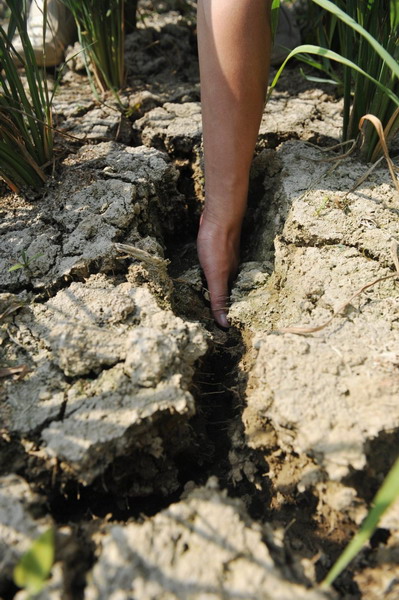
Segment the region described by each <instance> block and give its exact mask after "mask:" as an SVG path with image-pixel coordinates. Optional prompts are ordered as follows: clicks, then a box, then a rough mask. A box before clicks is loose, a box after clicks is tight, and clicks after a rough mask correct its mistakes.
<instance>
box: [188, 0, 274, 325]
mask: <svg viewBox="0 0 399 600" xmlns="http://www.w3.org/2000/svg"><path fill="white" fill-rule="evenodd" d="M197 26H198V49H199V59H200V75H201V104H202V122H203V142H204V158H205V206H204V211H203V213H202V217H201V222H200V227H199V232H198V238H197V251H198V257H199V261H200V264H201V267H202V269H203V271H204V275H205V278H206V280H207V285H208V290H209V293H210V300H211V310H212V314H213V316H214V318H215V320H216V322H217V323H218V324H219V325H221V326H222V327H228V326H229V322H228V319H227V311H228V309H227V303H228V297H229V288H230V285H231V282H232V280H233V279H234V277H235V276H236V273H237V269H238V263H239V255H240V235H241V226H242V221H243V218H244V214H245V210H246V206H247V195H248V182H249V170H250V166H251V161H252V157H253V153H254V149H255V144H256V139H257V135H258V131H259V125H260V121H261V117H262V112H263V107H264V101H265V94H266V89H267V81H268V71H269V62H270V47H271V43H270V37H271V36H270V1H269V0H198V20H197Z"/></svg>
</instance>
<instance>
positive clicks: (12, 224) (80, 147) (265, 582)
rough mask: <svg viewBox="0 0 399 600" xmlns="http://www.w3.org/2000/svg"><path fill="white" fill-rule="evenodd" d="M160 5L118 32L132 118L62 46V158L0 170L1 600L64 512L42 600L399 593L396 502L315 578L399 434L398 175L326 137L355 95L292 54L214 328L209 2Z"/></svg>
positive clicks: (373, 597)
mask: <svg viewBox="0 0 399 600" xmlns="http://www.w3.org/2000/svg"><path fill="white" fill-rule="evenodd" d="M156 7H157V9H158V12H157V13H153V12H152V11H151V9H152V8H153V5H152V3H151V2H149V1H148V2H142V3H141V6H140V20H139V21H140V22H139V26H138V29H137V30H136V31H135V32H133V33H131V34H129V36H128V38H127V43H126V60H127V65H128V86H127V90H126V92H124V94H123V102H124V103H125V104H126V106H127V107H129V118H126V117H121V115H120V113H119V112H118V111H117V109H116V107H115V105H114V104H113V101H112V98H108V99H107V102H106V104H99V103H98V102H97V101H96V100H95V99H93V97H92V94H91V91H90V86H89V83H88V81H87V78H86V76H85V74H84V73H83V72H82V71H79V64H78V62H77V63H76V64H71V66H72V67H73V70H72V69H70V70H69V71H67V72H66V73H65V74H64V77H63V80H62V83H61V86H60V88H59V89H58V91H57V93H56V95H55V101H54V112H55V119H56V122H57V127H58V128H59V129H64V131H66V132H68V133H69V134H70V135H73V136H74V137H73V138H65V137H64V138H62V137H60V138H59V140H58V146H57V148H58V150H57V152H58V160H57V163H56V168H55V174H54V176H53V177H52V178H51V179H49V181H48V183H47V184H46V186H45V188H44V190H43V193H42V194H40V195H39V196H38V197H31V196H27V197H22V196H16V195H14V194H11V193H10V192H8V191H7V189H6V188H5V186H3V187H1V189H0V213H1V220H0V231H1V241H0V272H1V287H0V372H1V374H2V377H1V388H0V597H1V598H3V599H4V600H9V599H11V598H17V599H18V600H23V599H24V598H26V594H25V592H24V591H18V590H17V588H16V587H15V585H14V584H13V583H12V569H13V567H14V565H15V564H16V562H17V561H18V559H19V557H20V556H21V555H22V553H23V552H24V551H25V550H26V549H27V548H29V546H30V544H31V542H32V540H34V539H35V538H36V537H37V536H38V535H39V534H40V533H41V532H43V531H45V530H46V529H47V528H48V527H50V526H54V527H55V530H56V562H55V565H54V567H53V570H52V574H51V578H50V580H49V581H48V583H47V584H46V586H45V588H44V589H43V591H42V592H41V593H40V594H39V596H38V598H39V599H40V600H49V599H51V600H59V599H60V598H63V599H65V600H84V599H85V600H94V599H96V600H100V599H101V600H128V599H131V598H135V599H137V600H155V599H159V600H171V599H177V598H178V599H181V600H183V599H184V600H186V599H188V598H190V599H191V598H192V599H194V598H195V599H200V598H201V599H203V598H207V599H209V600H210V599H215V600H216V599H220V598H226V599H237V600H238V599H242V600H263V599H265V600H266V599H269V598H270V599H273V600H296V599H298V600H299V599H302V598H304V599H305V598H306V600H322V599H323V598H324V599H333V598H344V599H348V600H349V599H350V600H352V599H353V600H360V599H362V600H378V599H381V598H384V599H386V600H396V599H397V598H398V597H399V553H398V548H399V505H396V506H394V507H393V508H392V509H391V510H390V511H389V512H388V514H387V515H385V516H384V518H383V520H382V522H381V523H380V525H379V528H378V529H377V531H376V533H375V535H374V536H373V538H372V540H371V542H370V544H368V545H367V547H366V548H365V549H364V550H363V551H362V552H361V553H360V554H359V556H358V557H357V558H356V560H355V561H354V562H353V563H352V564H351V566H350V567H349V568H348V569H347V570H346V571H345V573H344V574H343V575H342V576H341V577H340V578H338V580H337V581H336V584H335V586H334V589H331V590H329V591H328V592H326V591H324V592H322V591H321V590H320V588H319V585H318V584H319V583H320V581H321V580H322V579H323V577H324V576H325V575H326V573H327V571H328V569H329V567H330V566H331V565H332V563H333V562H334V560H335V559H336V557H337V556H338V555H339V553H340V551H341V550H342V549H343V547H344V546H345V544H346V543H347V541H348V540H349V539H350V537H351V536H352V534H353V533H354V532H355V531H356V529H357V528H358V526H359V524H360V523H361V522H362V520H363V518H364V516H365V514H366V513H367V509H368V507H369V505H370V502H371V500H372V498H373V495H374V493H375V491H376V490H377V489H378V487H379V485H380V483H381V481H382V480H383V477H384V475H385V474H386V473H387V471H388V470H389V468H390V466H391V465H392V463H393V461H394V460H395V458H396V455H397V451H396V450H397V447H398V443H399V405H398V397H399V371H398V367H399V352H398V348H399V326H398V324H399V301H398V281H397V278H395V277H394V274H395V266H394V262H395V254H394V242H395V240H397V241H398V240H399V195H398V193H397V192H396V191H395V190H394V187H393V185H392V183H391V181H390V179H389V174H388V171H387V169H386V168H385V167H384V166H383V165H381V166H379V167H378V168H377V169H376V170H374V171H373V173H372V174H371V175H369V176H368V177H367V178H365V179H364V180H363V181H362V182H361V183H360V184H359V185H358V183H359V181H361V180H362V178H363V176H364V175H366V172H367V170H368V165H364V164H362V163H361V162H359V160H358V159H357V157H356V155H353V156H352V157H350V158H347V159H345V160H340V155H339V153H337V151H330V150H328V146H330V145H333V144H335V143H337V142H338V140H339V135H340V127H341V110H342V103H341V100H340V99H339V98H336V97H335V95H334V91H333V90H331V89H329V88H328V87H315V84H313V83H310V82H308V81H306V80H305V79H304V78H303V77H302V76H301V74H300V73H299V70H298V69H297V68H295V66H294V65H293V66H292V67H291V68H289V69H288V70H287V71H286V73H285V75H284V76H283V77H282V79H281V83H280V85H279V87H278V89H277V90H276V92H275V93H274V95H273V97H272V99H271V101H270V103H269V104H268V106H267V107H266V109H265V114H264V118H263V120H262V125H261V131H260V135H259V139H258V145H257V150H256V154H255V157H254V162H253V168H252V173H251V191H250V198H249V209H248V214H247V217H246V222H245V226H244V234H243V253H242V264H241V266H240V271H239V274H238V277H237V280H236V282H235V284H234V287H233V290H232V296H231V308H230V317H231V319H232V322H233V327H231V328H230V330H229V331H227V332H226V331H221V330H219V329H218V328H217V327H216V326H215V324H214V322H213V320H212V318H211V314H210V310H209V303H208V301H207V298H206V292H205V290H204V282H203V280H202V277H201V272H200V269H199V266H198V261H197V257H196V251H195V234H196V229H197V226H198V217H199V214H200V212H201V205H202V202H203V191H202V190H203V172H202V167H201V164H202V150H201V108H200V104H199V83H198V63H197V58H196V40H195V17H194V8H195V7H194V4H192V3H190V2H189V3H185V2H179V1H177V0H176V2H174V3H171V2H169V3H168V4H166V3H163V2H158V3H157V6H156ZM171 9H173V10H171ZM326 149H327V151H326ZM326 159H327V160H326ZM22 251H25V252H26V255H27V256H28V258H29V259H30V260H29V262H28V264H27V266H26V267H25V268H23V269H19V270H16V271H11V272H10V271H9V268H10V267H11V266H12V265H14V264H15V263H17V262H18V261H19V260H20V258H21V252H22ZM380 279H381V281H377V280H380ZM373 281H375V282H376V283H375V284H374V285H372V286H369V287H368V288H367V289H366V290H365V291H364V292H362V293H359V294H358V295H356V292H357V291H359V290H360V288H362V287H363V286H366V285H367V284H369V283H371V282H373ZM335 313H338V314H335ZM333 315H335V316H334V317H333V318H332V319H331V317H332V316H333ZM330 319H331V322H330V323H329V324H328V325H327V326H326V327H322V328H320V329H319V330H317V331H314V332H306V331H303V329H306V328H307V329H309V328H312V327H313V328H316V329H317V326H319V325H323V324H324V323H326V322H328V321H329V320H330ZM293 327H299V328H302V330H301V331H300V333H293V332H292V328H293ZM4 369H5V370H4Z"/></svg>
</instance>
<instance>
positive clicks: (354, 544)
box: [322, 458, 399, 587]
mask: <svg viewBox="0 0 399 600" xmlns="http://www.w3.org/2000/svg"><path fill="white" fill-rule="evenodd" d="M397 498H399V458H398V459H397V460H396V462H395V464H394V465H393V467H392V468H391V470H390V471H389V473H388V475H387V476H386V478H385V479H384V482H383V484H382V486H381V487H380V489H379V490H378V492H377V494H376V496H375V498H374V500H373V502H372V505H373V508H372V509H371V510H370V512H369V513H368V515H367V517H366V519H365V520H364V522H363V524H362V526H361V527H360V529H359V531H358V532H357V533H356V535H355V537H354V538H353V539H352V540H351V541H350V542H349V544H348V546H347V547H346V548H345V550H344V551H343V553H342V554H341V556H340V557H339V558H338V560H337V561H336V563H335V564H334V565H333V567H332V568H331V570H330V571H329V573H328V574H327V577H326V578H325V580H324V581H323V582H322V587H328V586H330V585H331V584H332V583H333V581H334V580H335V579H336V578H337V577H338V575H339V574H340V573H341V572H342V571H343V570H344V569H345V567H346V566H347V565H348V564H349V563H350V561H351V560H352V559H353V558H354V557H355V556H356V554H358V552H360V550H361V549H362V548H363V546H364V544H365V543H366V542H367V541H368V540H369V539H370V538H371V536H372V535H373V532H374V530H375V528H376V527H377V525H378V522H379V520H380V518H381V517H382V515H383V513H384V512H385V511H386V510H387V508H389V507H390V506H391V504H393V502H394V501H395V500H396V499H397Z"/></svg>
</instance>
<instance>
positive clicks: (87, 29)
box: [62, 0, 125, 93]
mask: <svg viewBox="0 0 399 600" xmlns="http://www.w3.org/2000/svg"><path fill="white" fill-rule="evenodd" d="M62 1H63V3H64V4H65V5H66V6H67V7H68V8H69V9H70V10H71V12H72V14H73V16H74V18H75V21H76V24H77V28H78V36H79V41H80V43H81V45H82V48H83V50H84V58H85V61H86V67H87V70H88V73H89V76H90V71H89V69H88V63H90V66H91V70H92V72H93V74H94V78H95V82H96V84H97V87H98V89H99V90H100V92H102V93H104V92H105V91H106V90H111V91H113V92H114V93H117V90H119V89H120V88H121V87H123V84H124V81H125V61H124V43H125V22H124V15H125V2H124V0H62Z"/></svg>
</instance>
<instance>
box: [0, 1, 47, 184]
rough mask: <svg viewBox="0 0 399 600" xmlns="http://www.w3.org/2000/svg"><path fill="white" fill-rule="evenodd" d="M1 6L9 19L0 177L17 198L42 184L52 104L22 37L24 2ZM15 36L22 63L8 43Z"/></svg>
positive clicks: (0, 111)
mask: <svg viewBox="0 0 399 600" xmlns="http://www.w3.org/2000/svg"><path fill="white" fill-rule="evenodd" d="M6 1H7V6H8V8H9V10H10V14H11V19H10V24H9V27H8V30H7V31H5V29H4V28H3V27H1V26H0V61H1V70H0V177H2V178H3V179H4V181H5V182H6V183H7V184H8V185H9V187H10V188H11V189H12V190H13V191H15V192H19V191H21V189H23V188H25V187H32V188H36V189H38V188H40V186H41V185H42V184H43V182H44V181H45V180H46V174H45V170H46V167H47V166H48V165H49V164H51V161H52V157H53V130H52V115H51V99H50V97H49V92H48V87H47V82H46V79H45V77H44V76H43V72H42V71H41V70H40V69H39V67H38V66H37V64H36V60H35V56H34V52H33V49H32V45H31V43H30V41H29V37H28V35H27V33H26V14H25V13H24V10H23V8H22V7H23V2H21V1H19V0H6ZM15 30H16V31H17V32H18V34H19V36H20V38H21V42H22V46H23V51H24V56H23V57H22V56H20V55H19V54H18V53H17V52H16V51H15V49H14V47H13V45H12V42H11V39H12V36H13V33H14V31H15ZM18 62H20V63H22V65H23V67H24V71H23V72H21V70H20V69H19V68H18V67H17V66H16V63H18ZM22 74H24V75H25V77H26V84H25V82H24V81H23V78H22V76H23V75H22Z"/></svg>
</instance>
